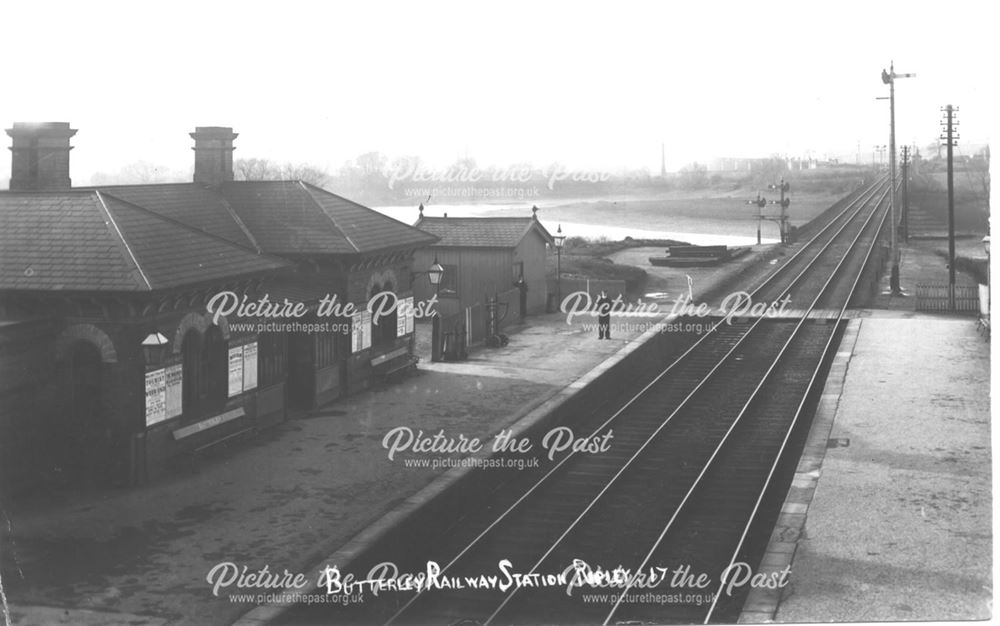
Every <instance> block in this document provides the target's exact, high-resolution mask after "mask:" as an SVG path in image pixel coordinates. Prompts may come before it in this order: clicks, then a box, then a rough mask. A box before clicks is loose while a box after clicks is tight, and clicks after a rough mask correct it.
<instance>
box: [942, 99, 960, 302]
mask: <svg viewBox="0 0 1000 626" xmlns="http://www.w3.org/2000/svg"><path fill="white" fill-rule="evenodd" d="M942 110H943V111H944V115H945V119H944V121H942V122H941V125H942V126H944V127H945V134H944V136H943V137H941V139H944V140H945V142H947V148H948V309H949V310H951V311H954V310H955V176H954V175H955V172H954V164H953V162H952V159H953V157H954V155H953V153H952V148H954V147H955V142H956V141H958V136H957V135H956V134H955V126H957V125H958V122H956V121H955V113H957V112H958V107H953V106H951V105H950V104H949V105H947V106H945V107H944V109H942Z"/></svg>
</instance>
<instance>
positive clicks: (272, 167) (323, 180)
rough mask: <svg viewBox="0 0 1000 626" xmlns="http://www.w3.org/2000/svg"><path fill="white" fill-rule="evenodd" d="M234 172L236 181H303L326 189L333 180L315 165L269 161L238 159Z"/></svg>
mask: <svg viewBox="0 0 1000 626" xmlns="http://www.w3.org/2000/svg"><path fill="white" fill-rule="evenodd" d="M233 170H234V171H233V173H234V175H235V178H236V180H301V181H302V182H306V183H309V184H310V185H315V186H317V187H325V186H326V185H327V184H329V183H330V180H331V177H330V174H329V173H328V172H327V171H326V170H324V169H322V168H320V167H317V166H315V165H309V164H307V163H299V164H295V163H275V162H273V161H270V160H268V159H258V158H249V159H238V160H237V161H236V163H234V165H233Z"/></svg>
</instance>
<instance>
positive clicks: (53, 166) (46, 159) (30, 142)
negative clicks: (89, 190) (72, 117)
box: [7, 122, 76, 191]
mask: <svg viewBox="0 0 1000 626" xmlns="http://www.w3.org/2000/svg"><path fill="white" fill-rule="evenodd" d="M7 134H8V135H10V137H11V139H12V142H11V143H12V145H11V147H10V150H11V152H12V153H13V155H12V157H11V163H10V190H11V191H60V190H64V189H69V188H70V187H71V186H72V182H71V181H70V179H69V151H70V150H72V148H71V147H70V145H69V140H70V137H72V136H73V135H75V134H76V129H75V128H70V127H69V124H68V123H67V122H42V123H27V122H14V127H13V128H8V129H7Z"/></svg>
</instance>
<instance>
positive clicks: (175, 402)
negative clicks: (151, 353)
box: [165, 363, 184, 419]
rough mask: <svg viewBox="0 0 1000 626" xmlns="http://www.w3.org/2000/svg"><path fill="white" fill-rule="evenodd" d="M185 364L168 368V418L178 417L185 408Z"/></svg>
mask: <svg viewBox="0 0 1000 626" xmlns="http://www.w3.org/2000/svg"><path fill="white" fill-rule="evenodd" d="M183 389H184V366H183V365H181V364H180V363H178V364H176V365H171V366H169V367H167V369H166V394H165V395H166V403H167V415H166V419H170V418H171V417H177V416H178V415H180V414H181V412H182V411H183V410H184V393H183Z"/></svg>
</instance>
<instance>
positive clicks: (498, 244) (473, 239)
mask: <svg viewBox="0 0 1000 626" xmlns="http://www.w3.org/2000/svg"><path fill="white" fill-rule="evenodd" d="M414 226H416V227H417V228H419V229H420V230H422V231H425V232H428V233H430V234H432V235H436V236H437V237H439V238H440V241H438V242H437V243H436V244H434V247H448V248H514V247H516V246H517V245H518V244H519V243H521V240H522V239H524V237H525V235H527V234H528V233H529V232H531V230H532V229H535V228H537V229H538V233H539V234H540V235H541V236H542V238H544V239H545V241H546V242H547V243H553V239H552V235H550V234H549V231H547V230H545V227H544V226H542V225H541V223H539V221H538V220H536V219H535V218H533V217H424V216H421V217H420V218H419V219H418V220H417V222H416V224H414Z"/></svg>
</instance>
